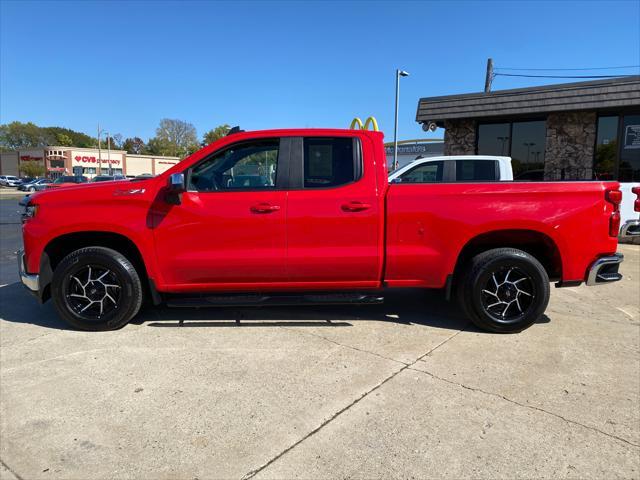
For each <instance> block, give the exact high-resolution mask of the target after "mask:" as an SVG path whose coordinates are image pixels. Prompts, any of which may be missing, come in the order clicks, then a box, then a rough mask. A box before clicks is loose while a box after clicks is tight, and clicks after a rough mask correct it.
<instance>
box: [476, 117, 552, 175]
mask: <svg viewBox="0 0 640 480" xmlns="http://www.w3.org/2000/svg"><path fill="white" fill-rule="evenodd" d="M545 129H546V127H545V121H544V120H535V121H531V122H513V123H485V124H480V125H478V155H502V156H510V157H511V165H512V167H513V178H514V179H515V180H526V181H531V180H543V179H544V150H545V141H546V130H545Z"/></svg>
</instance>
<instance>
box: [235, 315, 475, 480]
mask: <svg viewBox="0 0 640 480" xmlns="http://www.w3.org/2000/svg"><path fill="white" fill-rule="evenodd" d="M467 325H468V324H467ZM467 325H465V326H464V327H463V328H462V330H458V331H457V332H456V333H454V334H453V335H451V336H449V337H447V338H446V339H444V340H443V341H442V342H440V343H439V344H438V345H436V346H435V347H433V348H431V349H429V351H427V352H426V353H424V354H422V355H420V356H419V357H418V358H416V359H415V360H414V361H413V362H411V363H403V362H398V361H397V360H394V361H395V362H397V363H400V364H402V367H401V368H399V369H398V370H397V371H395V372H394V373H392V374H391V375H389V376H388V377H387V378H385V379H384V380H382V381H381V382H379V383H378V384H376V385H375V386H373V387H372V388H370V389H369V390H367V391H366V392H364V393H363V394H361V395H360V396H359V397H358V398H356V399H355V400H354V401H352V402H351V403H349V404H348V405H347V406H345V407H343V408H341V409H340V410H338V411H337V412H336V413H334V414H333V415H331V416H330V417H329V418H327V419H326V420H324V421H323V422H322V423H320V425H318V426H317V427H316V428H314V429H313V430H311V431H310V432H309V433H307V434H306V435H305V436H303V437H302V438H301V439H299V440H297V441H296V442H294V443H292V444H291V445H289V446H288V447H287V448H285V449H284V450H282V451H281V452H280V453H278V454H277V455H275V456H274V457H273V458H271V459H270V460H269V461H267V462H266V463H264V464H263V465H261V466H260V467H258V468H256V469H254V470H251V471H250V472H248V473H246V474H245V475H244V476H243V477H242V480H248V479H250V478H253V477H255V476H256V475H257V474H258V473H260V472H261V471H262V470H264V469H265V468H267V467H268V466H269V465H271V464H273V463H274V462H276V461H277V460H279V459H280V458H282V457H283V456H284V455H286V454H287V453H289V452H290V451H291V450H293V449H294V448H296V447H297V446H298V445H300V444H301V443H302V442H304V441H305V440H307V439H308V438H311V437H312V436H313V435H315V434H316V433H318V432H319V431H320V430H322V429H323V428H324V427H325V426H326V425H328V424H329V423H331V422H332V421H333V420H335V419H336V418H338V417H339V416H340V415H342V414H343V413H344V412H346V411H347V410H349V409H351V407H353V406H354V405H357V404H358V403H360V402H361V401H362V400H363V399H364V398H366V397H367V396H368V395H369V394H370V393H373V392H375V391H376V390H378V389H379V388H380V387H382V386H383V385H384V384H385V383H387V382H388V381H389V380H392V379H393V378H395V377H396V376H397V375H398V374H399V373H402V372H403V371H405V370H406V369H408V368H410V367H411V366H412V365H415V364H416V363H417V362H419V361H420V360H422V359H423V358H424V357H426V356H427V355H429V354H431V353H432V352H433V351H435V350H437V349H438V348H440V347H441V346H442V345H444V344H445V343H447V342H448V341H450V340H451V339H453V338H454V337H456V336H457V335H458V334H460V333H461V332H463V331H464V330H465V329H466V328H467ZM318 336H319V335H318ZM322 338H324V337H322ZM325 340H326V339H325ZM331 342H332V343H337V342H333V341H331ZM338 345H340V344H338ZM347 348H349V347H347ZM367 353H370V352H367ZM388 360H390V359H388Z"/></svg>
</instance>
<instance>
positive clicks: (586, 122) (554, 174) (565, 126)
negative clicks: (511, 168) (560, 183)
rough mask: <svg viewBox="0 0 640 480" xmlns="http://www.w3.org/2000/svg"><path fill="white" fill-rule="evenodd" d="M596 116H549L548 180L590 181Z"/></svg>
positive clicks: (546, 162) (578, 114)
mask: <svg viewBox="0 0 640 480" xmlns="http://www.w3.org/2000/svg"><path fill="white" fill-rule="evenodd" d="M595 143H596V113H595V112H567V113H551V114H549V116H548V117H547V138H546V145H545V152H544V160H545V162H544V163H545V165H544V176H545V180H561V179H566V180H581V179H585V180H588V179H591V177H592V173H593V153H594V148H595Z"/></svg>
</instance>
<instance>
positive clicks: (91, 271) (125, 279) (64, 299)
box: [51, 247, 142, 331]
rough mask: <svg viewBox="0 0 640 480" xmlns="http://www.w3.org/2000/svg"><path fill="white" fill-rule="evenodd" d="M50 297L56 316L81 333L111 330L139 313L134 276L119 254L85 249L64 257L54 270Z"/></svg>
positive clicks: (139, 296) (139, 295) (138, 291)
mask: <svg viewBox="0 0 640 480" xmlns="http://www.w3.org/2000/svg"><path fill="white" fill-rule="evenodd" d="M51 297H52V299H53V304H54V306H55V308H56V310H57V311H58V314H59V315H60V316H61V317H62V318H63V319H64V320H66V321H67V323H69V324H70V325H72V326H74V327H76V328H79V329H81V330H92V331H103V330H115V329H118V328H121V327H123V326H124V325H126V324H127V323H128V322H129V320H131V319H132V318H133V317H134V316H135V315H136V314H137V313H138V310H140V305H141V304H142V285H141V282H140V277H139V276H138V272H137V271H136V269H135V268H134V266H133V265H132V264H131V262H130V261H129V260H128V259H127V258H126V257H124V256H123V255H122V254H121V253H119V252H117V251H115V250H112V249H110V248H104V247H86V248H81V249H79V250H76V251H75V252H72V253H70V254H69V255H67V256H66V257H65V258H64V259H62V261H61V262H60V263H59V264H58V266H57V267H56V269H55V271H54V273H53V279H52V282H51Z"/></svg>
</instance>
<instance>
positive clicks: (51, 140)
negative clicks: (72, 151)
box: [40, 127, 98, 148]
mask: <svg viewBox="0 0 640 480" xmlns="http://www.w3.org/2000/svg"><path fill="white" fill-rule="evenodd" d="M40 130H41V131H42V133H43V135H44V136H45V137H46V138H47V143H48V144H49V145H58V143H57V141H56V140H57V136H58V135H66V136H68V137H69V138H70V139H71V144H70V146H73V147H83V148H91V147H95V146H97V145H98V140H97V139H95V138H94V137H90V136H89V135H87V134H86V133H82V132H76V131H75V130H71V129H70V128H62V127H42V128H40Z"/></svg>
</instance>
